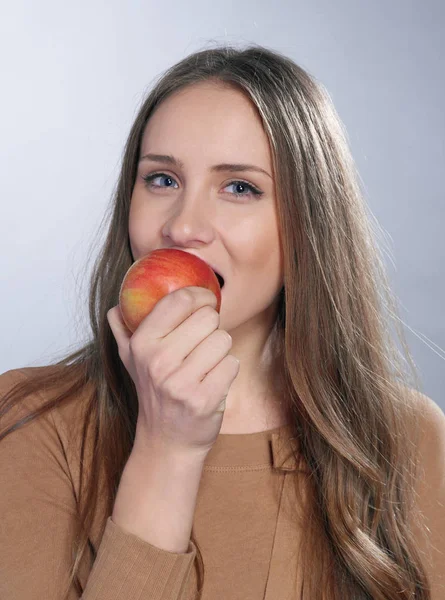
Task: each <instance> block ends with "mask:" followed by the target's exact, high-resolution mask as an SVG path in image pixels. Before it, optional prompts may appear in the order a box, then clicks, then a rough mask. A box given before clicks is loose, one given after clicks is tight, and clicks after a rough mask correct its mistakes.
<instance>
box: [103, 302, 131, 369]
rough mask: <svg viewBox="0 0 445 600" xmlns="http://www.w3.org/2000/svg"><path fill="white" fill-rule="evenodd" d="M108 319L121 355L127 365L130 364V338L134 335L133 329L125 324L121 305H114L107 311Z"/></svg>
mask: <svg viewBox="0 0 445 600" xmlns="http://www.w3.org/2000/svg"><path fill="white" fill-rule="evenodd" d="M107 320H108V324H109V325H110V329H111V331H112V333H113V335H114V339H115V340H116V344H117V347H118V350H119V356H120V358H121V360H122V362H123V363H124V365H125V366H127V364H128V357H129V354H130V349H129V346H130V339H131V336H132V333H131V331H130V330H129V329H128V327H127V326H126V324H125V321H124V320H123V318H122V313H121V310H120V308H119V305H117V306H113V308H110V310H109V311H108V312H107Z"/></svg>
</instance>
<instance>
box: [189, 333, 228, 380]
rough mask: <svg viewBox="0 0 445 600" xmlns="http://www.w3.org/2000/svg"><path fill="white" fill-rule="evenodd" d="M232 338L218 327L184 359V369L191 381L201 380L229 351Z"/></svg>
mask: <svg viewBox="0 0 445 600" xmlns="http://www.w3.org/2000/svg"><path fill="white" fill-rule="evenodd" d="M231 347H232V338H231V336H230V335H229V334H228V333H227V331H224V330H223V329H216V330H215V331H213V333H211V334H210V335H209V336H208V337H206V338H205V339H204V340H203V341H202V342H201V343H200V344H199V345H198V346H197V347H196V348H195V349H194V350H193V351H192V352H191V353H190V354H189V355H188V356H187V358H186V359H185V360H184V362H183V365H182V369H184V371H185V372H186V373H188V374H189V377H190V382H194V381H199V382H201V381H202V380H203V379H204V377H205V376H206V375H207V373H209V372H210V371H211V370H212V369H213V368H214V367H215V366H216V365H217V364H218V363H219V362H220V361H221V360H222V359H223V358H224V357H225V356H227V353H228V352H229V350H230V348H231Z"/></svg>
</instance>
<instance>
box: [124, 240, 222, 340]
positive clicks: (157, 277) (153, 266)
mask: <svg viewBox="0 0 445 600" xmlns="http://www.w3.org/2000/svg"><path fill="white" fill-rule="evenodd" d="M188 286H199V287H204V288H207V289H209V290H211V291H212V292H213V293H214V294H215V296H216V299H217V305H216V310H217V311H218V312H219V311H220V308H221V288H220V284H219V281H218V278H217V277H216V275H215V272H214V271H213V269H212V268H211V267H210V266H209V265H208V264H207V263H206V262H204V260H202V259H201V258H198V257H197V256H195V255H194V254H190V253H189V252H185V251H182V250H176V249H173V248H160V249H158V250H153V251H152V252H150V253H149V254H147V255H145V256H143V257H142V258H139V259H138V260H136V261H135V262H134V263H133V264H132V265H131V267H130V268H129V269H128V271H127V272H126V274H125V276H124V279H123V280H122V284H121V288H120V291H119V307H120V310H121V313H122V317H123V319H124V321H125V324H126V326H127V327H128V329H129V330H130V331H131V332H132V333H134V331H135V330H136V328H137V327H138V325H139V323H140V322H141V321H142V320H143V319H144V318H145V317H146V316H147V315H148V314H150V312H151V311H152V310H153V307H154V306H155V304H156V303H157V302H158V301H159V300H160V299H161V298H163V297H164V296H165V295H166V294H169V293H170V292H174V291H175V290H178V289H179V288H183V287H188Z"/></svg>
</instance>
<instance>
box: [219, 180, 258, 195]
mask: <svg viewBox="0 0 445 600" xmlns="http://www.w3.org/2000/svg"><path fill="white" fill-rule="evenodd" d="M230 185H234V186H235V187H242V188H244V189H245V190H249V193H248V194H246V193H245V192H234V194H235V196H239V197H242V196H250V195H254V196H257V197H259V196H262V195H263V192H261V191H260V190H259V189H258V188H256V187H255V186H253V185H252V184H250V183H247V181H232V182H231V183H229V184H227V186H226V187H229V186H230Z"/></svg>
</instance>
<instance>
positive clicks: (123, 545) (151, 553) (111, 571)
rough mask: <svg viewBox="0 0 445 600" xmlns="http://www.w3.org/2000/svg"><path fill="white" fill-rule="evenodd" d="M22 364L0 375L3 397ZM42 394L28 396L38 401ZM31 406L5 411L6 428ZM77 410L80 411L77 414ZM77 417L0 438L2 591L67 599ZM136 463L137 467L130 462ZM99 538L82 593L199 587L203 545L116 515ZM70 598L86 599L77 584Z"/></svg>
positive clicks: (173, 593)
mask: <svg viewBox="0 0 445 600" xmlns="http://www.w3.org/2000/svg"><path fill="white" fill-rule="evenodd" d="M24 377H26V374H24V373H23V371H21V370H18V369H16V370H12V371H8V372H6V373H3V374H1V375H0V399H2V398H3V396H4V395H5V394H6V392H7V391H8V390H9V389H10V388H11V387H12V386H13V385H14V384H15V383H16V382H17V381H19V380H21V379H23V378H24ZM43 401H44V400H43V398H41V397H39V395H36V397H33V398H29V399H27V401H26V404H27V408H28V407H29V408H30V409H34V408H37V407H38V406H39V405H41V404H43ZM27 413H28V410H26V411H24V410H21V411H20V412H19V411H18V410H14V411H13V412H12V413H11V412H9V413H7V415H6V416H5V417H3V418H2V419H1V422H0V431H4V430H6V429H7V427H8V425H10V424H12V422H15V421H16V420H17V419H18V418H19V417H21V416H24V415H25V414H27ZM74 416H75V415H74ZM70 425H71V427H72V423H70V424H65V422H64V420H63V419H62V418H61V416H60V414H59V412H58V411H51V412H50V413H46V414H45V415H44V416H43V417H40V418H39V419H37V420H36V421H33V422H31V423H28V424H27V425H25V426H24V427H22V428H20V429H18V430H17V431H14V432H13V433H11V434H10V435H8V436H7V437H5V438H4V439H3V440H1V441H0V514H1V515H2V518H1V522H0V598H7V599H8V600H40V599H41V598H45V600H62V591H63V590H64V588H65V586H66V584H67V582H68V575H69V570H70V567H71V562H72V551H73V542H74V529H75V524H76V521H77V504H76V497H75V493H74V487H75V486H74V482H73V478H72V473H73V472H74V471H76V470H77V467H78V465H77V466H76V464H73V463H72V461H73V460H75V458H74V457H75V456H76V457H77V452H74V449H73V448H71V446H68V445H65V444H64V442H63V441H62V440H64V439H67V437H66V433H67V430H68V429H69V426H70ZM129 469H130V467H129ZM98 517H99V519H102V518H103V519H104V520H105V521H106V527H105V531H104V533H103V535H102V536H101V537H100V538H98V539H97V545H96V548H97V557H96V560H95V561H94V563H93V564H91V562H90V559H88V564H86V565H85V567H86V568H85V569H84V570H83V571H82V573H81V582H82V585H83V594H82V596H81V598H82V600H93V599H94V600H118V599H119V600H121V599H122V598H125V600H133V599H136V598H137V599H141V598H150V600H180V599H181V600H183V599H184V598H185V597H189V596H188V595H187V596H186V595H185V593H186V591H187V594H190V597H193V592H194V591H195V589H196V590H197V587H196V580H195V579H194V577H195V572H194V570H193V563H194V559H195V556H196V549H195V548H194V546H193V544H192V543H191V542H190V546H189V548H188V552H185V553H174V552H168V551H166V550H163V549H162V548H158V547H157V546H155V545H152V544H150V543H148V542H146V541H144V540H143V539H141V538H139V537H137V536H136V535H133V534H132V533H129V532H127V531H125V530H123V529H122V528H121V527H119V526H118V525H116V524H115V523H113V521H112V519H111V517H108V518H107V515H105V514H104V515H102V514H100V515H98ZM68 600H79V594H78V593H77V592H76V591H75V589H74V586H73V587H72V588H70V592H69V595H68Z"/></svg>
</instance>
